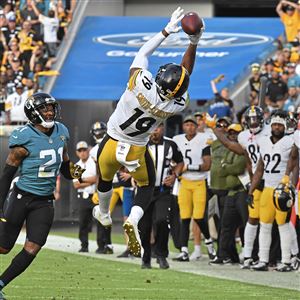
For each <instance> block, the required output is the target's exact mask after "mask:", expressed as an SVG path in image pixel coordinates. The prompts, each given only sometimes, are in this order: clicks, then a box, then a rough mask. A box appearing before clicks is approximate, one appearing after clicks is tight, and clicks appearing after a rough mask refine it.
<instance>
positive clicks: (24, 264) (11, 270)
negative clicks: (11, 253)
mask: <svg viewBox="0 0 300 300" xmlns="http://www.w3.org/2000/svg"><path fill="white" fill-rule="evenodd" d="M34 259H35V255H32V254H30V253H29V252H27V251H26V250H25V249H24V248H23V249H22V251H21V252H19V253H18V254H17V255H16V256H15V258H14V259H13V260H12V261H11V264H10V265H9V266H8V268H7V269H6V270H5V271H4V273H2V275H1V276H0V281H2V282H3V283H4V285H7V284H8V283H9V282H11V281H12V280H13V279H14V278H15V277H17V276H18V275H20V274H21V273H23V272H24V271H25V270H26V269H27V268H28V267H29V265H30V264H31V263H32V261H33V260H34Z"/></svg>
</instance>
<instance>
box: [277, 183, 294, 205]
mask: <svg viewBox="0 0 300 300" xmlns="http://www.w3.org/2000/svg"><path fill="white" fill-rule="evenodd" d="M273 203H274V205H275V207H276V209H278V210H280V211H289V210H290V209H291V208H292V206H293V205H294V203H295V187H294V186H293V185H292V184H283V183H280V184H279V185H278V186H277V187H276V188H275V190H274V192H273Z"/></svg>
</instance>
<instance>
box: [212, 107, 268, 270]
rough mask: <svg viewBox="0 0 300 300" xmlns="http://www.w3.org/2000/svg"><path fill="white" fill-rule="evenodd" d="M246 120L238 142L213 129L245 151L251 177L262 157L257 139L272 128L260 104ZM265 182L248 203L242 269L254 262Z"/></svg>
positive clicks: (250, 110) (248, 112)
mask: <svg viewBox="0 0 300 300" xmlns="http://www.w3.org/2000/svg"><path fill="white" fill-rule="evenodd" d="M209 120H210V121H209ZM245 121H246V125H247V128H248V129H247V130H244V131H242V132H241V133H240V134H239V135H238V143H236V142H233V141H230V140H229V139H228V138H227V137H226V135H224V134H223V133H222V131H220V130H218V128H214V129H213V131H214V134H215V135H216V136H217V138H218V139H219V140H220V142H221V143H222V144H223V145H224V146H225V147H226V148H228V149H229V150H231V151H232V152H234V153H236V154H239V155H242V154H244V153H245V155H246V156H247V157H249V160H250V162H251V166H249V168H248V169H249V174H250V177H252V175H253V174H254V173H255V170H256V167H257V164H258V161H259V157H260V154H259V147H258V145H257V139H258V138H260V137H262V136H266V135H269V133H270V128H269V126H267V125H265V123H264V113H263V110H262V109H261V108H260V107H258V106H251V107H249V108H248V109H247V110H246V112H245ZM207 123H208V125H209V126H212V127H214V119H210V118H209V117H208V118H207ZM263 184H264V183H263V180H261V182H260V184H259V185H258V186H257V188H256V189H255V191H254V192H253V199H252V198H251V200H253V201H251V203H248V209H249V219H248V222H247V224H246V228H245V233H244V240H245V244H244V263H243V265H242V269H250V266H251V264H252V263H253V256H254V255H253V253H252V251H253V245H254V241H255V238H256V234H257V229H258V224H259V199H260V195H261V191H262V189H263Z"/></svg>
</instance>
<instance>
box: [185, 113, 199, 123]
mask: <svg viewBox="0 0 300 300" xmlns="http://www.w3.org/2000/svg"><path fill="white" fill-rule="evenodd" d="M186 122H193V123H194V124H196V125H198V124H197V120H196V118H195V117H194V116H193V115H188V116H186V117H185V118H184V119H183V123H186Z"/></svg>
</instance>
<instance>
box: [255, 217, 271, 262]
mask: <svg viewBox="0 0 300 300" xmlns="http://www.w3.org/2000/svg"><path fill="white" fill-rule="evenodd" d="M272 226H273V224H266V223H260V231H259V255H258V256H259V260H260V261H263V262H266V263H268V262H269V252H270V246H271V241H272V235H271V233H272Z"/></svg>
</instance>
